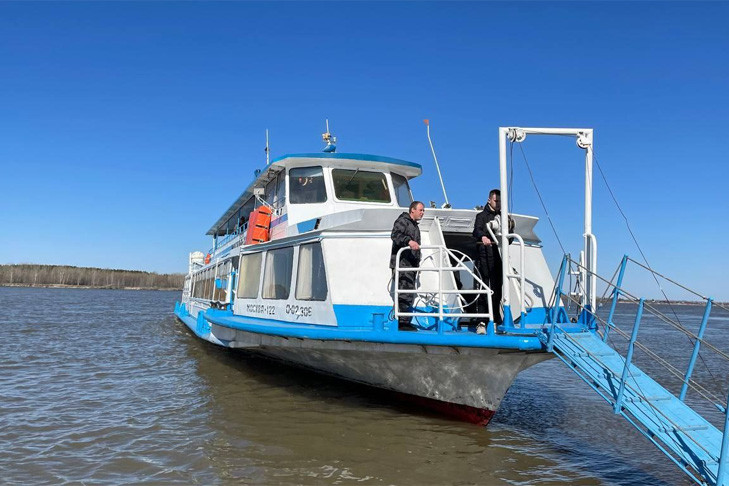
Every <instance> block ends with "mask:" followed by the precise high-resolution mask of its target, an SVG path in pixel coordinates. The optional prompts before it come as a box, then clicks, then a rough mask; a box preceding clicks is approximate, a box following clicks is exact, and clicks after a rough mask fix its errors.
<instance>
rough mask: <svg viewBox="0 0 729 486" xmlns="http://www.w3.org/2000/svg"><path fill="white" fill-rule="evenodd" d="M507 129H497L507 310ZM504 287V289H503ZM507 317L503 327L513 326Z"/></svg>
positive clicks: (502, 280)
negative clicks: (507, 320)
mask: <svg viewBox="0 0 729 486" xmlns="http://www.w3.org/2000/svg"><path fill="white" fill-rule="evenodd" d="M508 133H509V129H508V128H504V127H501V128H499V186H500V190H501V215H500V216H501V302H503V304H504V309H507V308H508V307H509V305H510V302H509V287H508V285H509V277H508V273H509V261H510V260H509V240H508V238H507V237H506V235H507V233H509V186H508V180H507V177H506V175H507V172H506V137H507V136H508ZM504 287H506V288H504ZM493 312H494V313H496V312H499V309H494V310H493ZM506 319H507V316H504V326H508V325H511V324H513V322H512V323H507V322H506ZM491 320H495V319H494V316H493V315H492V316H491Z"/></svg>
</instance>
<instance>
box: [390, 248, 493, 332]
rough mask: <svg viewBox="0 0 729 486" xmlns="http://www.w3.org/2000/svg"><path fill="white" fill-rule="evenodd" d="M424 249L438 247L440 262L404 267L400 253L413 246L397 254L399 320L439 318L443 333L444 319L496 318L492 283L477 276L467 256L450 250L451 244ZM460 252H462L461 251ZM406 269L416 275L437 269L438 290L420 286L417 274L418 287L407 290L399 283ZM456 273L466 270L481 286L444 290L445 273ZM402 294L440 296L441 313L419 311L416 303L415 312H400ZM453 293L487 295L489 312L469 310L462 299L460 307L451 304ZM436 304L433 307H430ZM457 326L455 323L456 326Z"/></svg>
mask: <svg viewBox="0 0 729 486" xmlns="http://www.w3.org/2000/svg"><path fill="white" fill-rule="evenodd" d="M420 250H421V251H423V250H434V253H435V254H436V255H437V260H436V264H435V265H433V266H422V262H421V265H420V266H418V267H401V266H400V256H401V255H402V253H403V252H404V251H411V250H410V248H408V247H405V248H400V249H399V250H398V252H397V254H396V256H395V259H396V260H395V275H394V277H395V282H394V294H395V298H394V302H395V318H396V319H398V318H400V317H433V318H436V319H437V326H436V327H437V330H438V333H439V334H442V333H443V332H444V331H445V329H444V325H443V324H444V322H445V319H446V318H448V319H460V318H476V319H478V318H481V319H484V320H486V321H487V322H488V321H491V320H493V317H492V316H493V315H494V311H493V304H492V303H491V295H493V293H494V292H493V290H491V289H490V288H489V286H488V285H486V283H485V282H484V281H483V280H482V279H481V278H480V277H479V276H478V275H476V274H475V273H474V272H473V271H472V270H471V269H470V268H468V266H466V264H465V260H466V258H467V257H466V255H464V254H460V255H458V254H457V253H456V252H454V251H453V250H450V249H448V248H447V247H445V246H443V245H421V246H420ZM459 253H460V252H459ZM403 272H415V273H416V274H417V273H419V272H437V273H438V285H437V289H436V290H430V289H423V288H418V286H419V285H418V282H417V276H416V285H415V289H414V290H407V289H400V288H399V285H398V282H399V280H400V279H399V277H400V274H401V273H403ZM454 272H466V273H467V274H469V275H470V276H471V277H472V278H473V281H474V287H476V286H478V288H475V289H444V288H443V277H444V274H448V273H454ZM401 294H415V295H416V296H418V295H420V296H428V295H432V294H435V296H437V309H438V310H437V312H429V311H426V310H419V309H418V308H417V307H416V306H415V305H414V306H413V309H412V312H400V309H399V306H398V300H399V296H400V295H401ZM449 295H458V296H461V295H476V296H477V298H480V296H482V295H485V296H486V301H487V302H488V313H478V312H465V310H464V307H466V305H465V304H464V303H463V301H462V299H460V298H459V299H458V300H459V305H458V306H448V305H447V304H446V302H445V297H446V296H449ZM432 300H433V299H432V298H431V299H429V301H428V303H432ZM429 307H432V306H429ZM454 327H455V326H454Z"/></svg>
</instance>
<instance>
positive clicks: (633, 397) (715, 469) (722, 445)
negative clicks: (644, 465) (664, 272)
mask: <svg viewBox="0 0 729 486" xmlns="http://www.w3.org/2000/svg"><path fill="white" fill-rule="evenodd" d="M628 260H629V259H628V257H627V256H626V257H624V258H623V261H622V263H621V267H620V269H619V270H620V271H619V278H618V283H617V284H613V283H612V282H609V285H610V286H612V288H613V291H612V301H611V307H610V313H609V314H608V316H607V318H600V317H598V316H597V313H596V312H591V311H590V309H587V310H586V312H583V316H582V317H583V318H582V319H581V320H582V322H584V324H585V325H584V327H583V330H582V331H579V332H574V331H573V329H574V324H572V323H568V322H560V321H561V320H563V319H560V316H562V315H564V310H563V309H562V312H560V306H561V305H562V300H561V299H564V298H569V295H566V294H564V293H563V292H562V291H561V288H562V285H563V283H564V275H565V274H566V273H568V268H570V266H571V265H573V264H576V265H577V266H578V267H580V268H581V269H582V270H583V271H584V270H585V268H584V267H583V266H581V265H580V264H579V263H577V262H574V261H572V260H571V259H570V258H569V256H565V260H564V261H563V264H562V267H561V268H560V275H559V278H558V282H557V286H556V288H555V295H556V298H555V301H554V302H555V305H554V308H553V310H552V313H551V314H550V316H551V317H550V319H549V320H550V321H551V322H549V323H547V324H546V325H545V327H544V333H543V334H542V336H541V339H542V340H543V342H544V344H545V346H546V347H547V349H548V350H549V351H550V352H552V353H554V354H555V355H556V356H557V358H559V359H560V360H561V361H562V362H563V363H565V364H566V365H567V366H568V367H569V368H570V369H571V370H573V371H574V372H575V373H576V374H577V375H578V376H579V377H580V378H581V379H582V380H584V381H585V382H586V383H587V384H588V385H589V386H590V387H592V388H593V389H594V390H595V391H596V392H597V393H598V394H599V395H600V396H601V397H602V398H603V399H605V401H606V402H608V404H610V406H611V407H612V409H613V411H614V413H615V414H618V415H621V416H622V417H624V418H625V419H626V420H627V421H628V422H629V423H630V424H631V425H633V426H634V427H635V428H636V429H637V430H638V431H639V432H640V433H641V434H643V435H644V436H645V437H646V438H647V439H648V440H649V441H651V442H652V443H653V444H654V445H655V446H656V447H658V449H659V450H661V451H662V452H663V453H664V454H665V455H666V456H668V457H669V458H670V459H671V460H672V461H673V462H675V463H676V464H677V465H678V466H679V467H680V468H681V469H682V470H683V471H684V472H685V473H686V474H687V475H688V476H689V477H690V478H691V479H693V480H694V481H695V482H696V483H698V484H706V485H711V486H729V480H727V479H726V470H727V469H726V463H727V460H728V459H729V455H728V450H727V449H729V442H728V441H727V437H726V435H725V434H724V433H723V432H722V431H720V430H719V429H718V428H717V427H715V426H714V425H712V424H711V423H710V422H709V421H708V420H706V419H705V418H704V417H702V416H701V415H700V414H699V413H697V412H696V411H695V410H694V409H693V408H691V407H690V406H689V405H687V404H686V403H685V401H684V400H685V397H686V392H687V390H688V389H689V387H691V388H692V389H696V390H699V392H700V393H701V392H702V391H703V392H706V389H705V388H703V387H701V386H700V385H698V384H695V383H694V382H693V381H692V372H693V369H694V366H695V364H696V360H697V357H698V354H699V348H700V346H701V344H702V343H705V341H704V339H703V336H704V331H705V330H706V325H707V321H708V318H709V313H710V311H711V307H712V299H710V298H705V300H706V307H705V312H704V316H703V319H702V322H701V324H700V327H699V331H698V333H697V334H696V335H693V334H691V336H693V338H694V339H693V352H692V354H691V359H690V361H689V365H688V368H687V370H686V371H685V373H682V376H681V378H682V381H683V386H682V388H681V391H680V393H679V394H678V396H676V395H674V394H673V393H671V392H670V391H669V390H667V389H666V388H665V387H663V386H662V385H661V384H659V383H658V382H657V381H655V380H654V379H653V378H651V377H650V376H648V375H647V374H646V373H645V372H644V371H643V370H641V369H640V368H638V367H637V366H636V365H635V364H634V363H633V354H634V350H635V349H636V347H637V345H638V344H639V343H638V341H637V339H638V334H639V328H640V323H641V319H642V317H643V312H644V310H645V309H646V302H645V300H644V299H638V298H633V296H632V295H630V294H629V293H628V292H626V291H625V290H624V289H622V288H621V282H622V279H623V275H624V273H625V265H626V264H627V262H628ZM639 265H640V264H639ZM644 268H646V267H644ZM650 271H652V270H650ZM616 273H618V272H616ZM664 278H665V277H664ZM603 280H604V279H603ZM605 282H607V280H605ZM619 298H623V299H626V298H627V300H634V301H635V303H637V312H636V315H635V321H634V323H633V328H632V332H631V333H630V335H629V336H628V334H627V333H625V332H624V331H622V330H621V329H620V328H619V327H618V326H617V325H616V324H615V323H614V322H613V318H614V315H615V308H616V304H617V302H618V299H619ZM649 310H650V309H649ZM583 311H584V309H583ZM596 321H601V322H602V323H603V330H602V334H601V333H600V332H598V331H597V327H598V326H597V325H595V324H596ZM562 324H564V325H562ZM610 330H613V331H614V332H620V333H623V334H624V337H625V338H626V339H628V346H627V351H626V354H625V356H623V355H621V354H620V353H618V351H616V350H615V349H613V347H611V346H610V345H609V344H608V342H607V341H608V339H607V337H608V332H609V331H610ZM682 331H683V332H684V333H686V330H685V329H682ZM707 346H708V345H707ZM714 349H716V348H714ZM717 351H719V350H717ZM719 353H721V351H719ZM649 354H653V357H655V358H657V359H659V360H660V358H659V357H658V356H657V355H655V354H654V353H652V352H650V351H649ZM721 354H723V353H721ZM724 356H726V355H724ZM669 366H670V365H669ZM672 372H673V373H674V374H676V369H675V368H674V369H673V371H672ZM701 394H702V396H705V397H706V395H705V394H704V393H701ZM713 398H714V400H713V403H714V404H715V405H716V407H717V408H718V409H719V410H720V411H721V412H723V414H724V416H725V424H724V431H726V430H728V429H727V424H729V416H728V415H727V410H726V402H723V403H722V404H720V403H717V400H716V396H715V395H714V396H713Z"/></svg>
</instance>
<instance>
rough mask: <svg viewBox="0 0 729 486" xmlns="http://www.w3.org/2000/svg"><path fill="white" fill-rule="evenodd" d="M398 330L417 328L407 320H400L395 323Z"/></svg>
mask: <svg viewBox="0 0 729 486" xmlns="http://www.w3.org/2000/svg"><path fill="white" fill-rule="evenodd" d="M397 330H398V331H417V330H418V328H417V327H415V326H413V325H412V324H410V323H407V322H401V323H399V324H398V325H397Z"/></svg>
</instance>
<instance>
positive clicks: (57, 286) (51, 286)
mask: <svg viewBox="0 0 729 486" xmlns="http://www.w3.org/2000/svg"><path fill="white" fill-rule="evenodd" d="M2 287H12V288H33V289H82V290H159V291H165V292H182V289H178V288H170V287H113V286H110V285H70V284H13V283H0V288H2Z"/></svg>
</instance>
